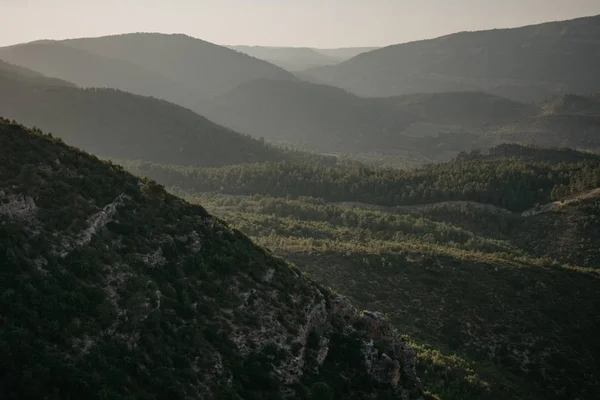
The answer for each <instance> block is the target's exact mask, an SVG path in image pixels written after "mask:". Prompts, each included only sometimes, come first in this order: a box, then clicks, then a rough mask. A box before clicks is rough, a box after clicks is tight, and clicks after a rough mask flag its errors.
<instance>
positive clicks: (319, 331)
mask: <svg viewBox="0 0 600 400" xmlns="http://www.w3.org/2000/svg"><path fill="white" fill-rule="evenodd" d="M0 148H1V149H2V152H0V265H2V268H1V269H0V293H2V294H1V295H0V309H1V310H2V312H1V313H0V359H1V360H2V363H0V397H1V398H3V399H39V398H46V399H53V400H54V399H56V400H58V399H61V400H62V399H148V400H150V399H190V398H207V399H208V398H217V399H244V400H259V399H260V400H265V399H269V400H275V399H282V398H283V394H284V393H285V394H287V395H291V396H293V397H294V398H298V399H308V398H310V396H321V397H322V396H330V395H331V393H332V392H333V394H334V395H335V399H342V398H343V399H356V400H359V399H364V398H368V397H371V396H372V395H373V394H374V393H377V396H384V397H381V398H392V396H395V397H399V396H401V397H402V398H408V399H411V400H412V399H415V400H416V399H417V398H419V393H420V390H419V382H418V380H417V379H416V378H415V376H416V375H415V372H414V362H415V359H414V355H413V353H412V352H411V351H410V349H409V347H408V346H407V345H405V344H404V342H403V341H401V340H400V339H399V338H397V333H395V332H394V331H393V330H392V331H391V332H390V334H389V335H390V336H389V337H388V339H389V340H390V341H391V343H393V348H392V350H393V351H394V352H388V353H387V354H388V355H389V356H388V358H386V357H384V356H383V355H382V354H381V353H379V352H378V351H377V350H376V349H373V348H372V346H371V345H370V333H369V332H368V329H367V328H368V327H366V326H365V324H366V323H365V322H364V318H363V316H362V315H360V314H359V313H358V312H357V311H356V310H355V309H354V308H353V307H352V306H351V305H350V304H349V303H348V302H347V301H346V300H345V299H343V298H340V297H339V296H338V295H336V294H334V293H332V292H331V291H329V290H327V289H325V288H324V287H321V286H319V285H317V284H315V283H313V282H311V281H310V280H309V279H306V278H305V277H302V276H301V275H300V273H299V272H298V271H297V270H296V269H295V268H293V267H291V266H290V265H288V264H286V263H285V262H284V261H283V260H282V259H280V258H277V257H274V256H273V255H272V254H271V253H270V252H269V251H267V250H265V249H263V248H261V247H258V246H256V245H254V244H253V243H252V242H251V241H250V240H249V239H248V238H247V237H246V236H244V235H243V234H242V233H240V232H239V231H237V230H235V229H233V228H230V227H229V226H228V225H227V224H226V223H224V222H223V221H221V220H219V219H217V218H214V217H212V216H211V215H210V214H208V213H207V212H206V211H205V209H204V208H202V207H200V206H194V205H190V204H189V203H186V202H185V201H183V200H181V199H179V198H177V197H174V196H173V195H171V194H168V193H167V192H165V190H164V189H163V188H162V187H161V186H160V185H158V184H157V183H156V182H154V181H152V180H150V179H148V178H145V179H142V180H141V181H140V180H138V178H136V177H134V176H132V175H130V174H129V173H126V172H125V171H124V170H123V168H122V167H120V166H117V165H114V164H112V163H110V162H101V161H100V160H98V159H97V158H95V157H93V156H90V155H88V154H86V153H83V152H81V151H78V150H76V149H74V148H70V147H68V146H66V145H65V144H63V143H62V141H61V140H60V139H56V138H54V137H51V136H49V135H44V134H42V133H41V132H40V131H39V130H34V131H27V130H26V129H24V128H23V127H22V126H20V125H17V124H11V123H9V122H8V121H5V120H0ZM370 321H372V322H373V321H374V322H377V323H379V324H382V326H386V327H387V326H389V323H388V322H386V321H384V320H383V319H375V320H370ZM386 324H388V325H386ZM390 329H391V328H390ZM390 329H388V330H390ZM309 337H310V338H311V340H308V338H309ZM315 339H316V340H315ZM328 349H332V351H328ZM335 349H339V350H340V351H335ZM342 349H343V351H342ZM365 352H367V353H368V354H370V357H371V359H370V361H371V364H370V365H373V366H377V367H378V368H377V369H376V370H375V371H370V370H369V369H368V368H369V367H368V365H367V363H366V361H365V362H363V360H364V357H365V356H364V353H365ZM389 357H391V358H389ZM390 359H391V360H392V361H393V362H392V365H395V364H394V363H398V365H399V366H400V368H402V371H403V379H402V381H401V382H399V383H398V384H396V383H394V381H392V380H391V379H388V378H387V377H388V370H389V367H387V369H386V364H385V363H386V362H387V360H390ZM357 360H358V361H360V362H358V363H357V362H356V361H357ZM380 364H381V365H380ZM321 368H322V370H321ZM342 376H347V377H357V379H356V380H353V381H350V384H348V383H347V382H346V381H344V380H343V379H340V377H342ZM334 377H336V378H335V379H333V378H334ZM358 378H360V379H358ZM317 382H321V384H320V385H315V384H316V383H317ZM311 388H312V389H313V390H312V392H311ZM319 388H320V389H319ZM324 388H328V389H327V390H323V389H324Z"/></svg>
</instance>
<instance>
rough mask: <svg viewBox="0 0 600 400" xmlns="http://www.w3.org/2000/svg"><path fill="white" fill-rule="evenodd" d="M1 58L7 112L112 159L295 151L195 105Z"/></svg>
mask: <svg viewBox="0 0 600 400" xmlns="http://www.w3.org/2000/svg"><path fill="white" fill-rule="evenodd" d="M7 65H8V64H0V93H1V94H2V95H1V96H0V114H2V115H3V116H4V117H6V118H10V119H16V120H20V121H23V122H24V123H27V124H29V125H32V126H38V127H43V128H44V129H46V130H48V131H51V132H56V133H57V135H59V136H58V137H60V138H62V139H64V140H65V141H67V142H68V143H69V144H71V145H75V146H78V147H81V148H82V149H85V150H87V151H90V152H93V153H94V154H97V155H99V156H103V157H111V158H129V159H142V160H148V161H154V162H164V163H177V164H191V165H225V164H231V163H237V162H255V161H266V160H269V159H280V160H282V159H285V158H287V157H288V156H289V157H293V156H294V155H293V154H291V153H285V152H284V151H283V150H278V149H275V148H273V147H271V146H270V145H268V144H265V143H264V142H261V141H259V140H256V139H253V138H251V137H249V136H247V135H241V134H239V133H236V132H234V131H231V130H230V129H227V128H224V127H221V126H219V125H216V124H214V123H212V122H211V121H209V120H207V119H206V118H204V117H202V116H200V115H198V114H195V113H194V112H192V111H190V110H188V109H185V108H183V107H180V106H177V105H175V104H171V103H168V102H166V101H163V100H158V99H155V98H151V97H142V96H138V95H133V94H130V93H126V92H122V91H118V90H114V89H80V88H77V87H74V86H73V85H72V84H68V83H65V84H64V85H62V82H60V81H57V80H55V79H48V78H44V77H40V76H39V75H33V76H32V75H31V74H29V73H22V70H21V69H15V68H14V67H12V66H10V65H8V67H7Z"/></svg>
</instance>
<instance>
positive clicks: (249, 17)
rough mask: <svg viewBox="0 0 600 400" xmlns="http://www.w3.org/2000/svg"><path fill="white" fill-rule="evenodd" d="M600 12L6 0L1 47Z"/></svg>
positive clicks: (359, 32)
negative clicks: (142, 35)
mask: <svg viewBox="0 0 600 400" xmlns="http://www.w3.org/2000/svg"><path fill="white" fill-rule="evenodd" d="M598 14H600V0H0V16H1V17H2V23H1V24H0V46H5V45H10V44H15V43H22V42H27V41H32V40H38V39H65V38H72V37H90V36H103V35H109V34H118V33H129V32H163V33H185V34H188V35H190V36H194V37H197V38H200V39H204V40H208V41H210V42H213V43H217V44H228V45H238V44H245V45H268V46H296V47H302V46H306V47H321V48H335V47H353V46H384V45H390V44H396V43H403V42H408V41H412V40H418V39H426V38H432V37H437V36H441V35H445V34H449V33H453V32H458V31H465V30H482V29H491V28H509V27H516V26H523V25H528V24H535V23H540V22H545V21H553V20H564V19H570V18H576V17H580V16H588V15H598Z"/></svg>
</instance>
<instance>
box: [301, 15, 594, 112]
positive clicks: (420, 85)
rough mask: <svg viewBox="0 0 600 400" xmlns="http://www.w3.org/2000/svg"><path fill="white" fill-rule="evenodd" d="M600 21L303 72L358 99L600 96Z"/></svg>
mask: <svg viewBox="0 0 600 400" xmlns="http://www.w3.org/2000/svg"><path fill="white" fill-rule="evenodd" d="M598 65H600V16H594V17H587V18H578V19H574V20H569V21H560V22H550V23H545V24H540V25H532V26H525V27H521V28H514V29H495V30H490V31H479V32H461V33H456V34H452V35H448V36H443V37H440V38H437V39H432V40H422V41H417V42H411V43H405V44H398V45H394V46H388V47H385V48H381V49H377V50H374V51H371V52H368V53H364V54H360V55H358V56H356V57H354V58H352V59H350V60H348V61H346V62H343V63H341V64H338V65H335V66H325V67H318V68H314V69H311V70H309V71H305V73H308V74H309V75H312V76H313V77H314V78H315V79H318V80H319V81H320V82H323V83H326V84H330V85H333V86H338V87H340V88H343V89H346V90H348V91H350V92H353V93H356V94H358V95H361V96H368V97H380V96H396V95H401V94H409V93H422V92H429V93H435V92H447V91H473V90H484V91H488V92H491V93H496V94H500V95H503V96H506V97H510V98H513V99H517V100H526V101H530V100H540V99H542V98H545V97H548V96H549V95H551V94H553V93H554V94H557V93H575V94H585V95H589V94H591V93H594V92H598V91H600V77H599V76H598V74H597V73H596V70H597V66H598Z"/></svg>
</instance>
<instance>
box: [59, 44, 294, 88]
mask: <svg viewBox="0 0 600 400" xmlns="http://www.w3.org/2000/svg"><path fill="white" fill-rule="evenodd" d="M62 43H63V44H65V45H67V46H70V47H74V48H77V49H82V50H85V51H89V52H91V53H93V54H98V55H102V56H105V57H112V58H116V59H119V60H125V61H128V62H132V63H134V64H136V65H143V66H144V67H146V68H148V69H150V70H152V71H154V72H157V73H160V74H162V75H164V76H166V77H167V78H169V79H171V80H173V81H175V82H178V83H179V84H182V85H185V86H186V87H188V88H190V89H193V90H194V91H196V92H197V93H199V94H200V95H201V96H202V97H204V98H208V97H211V96H213V95H218V94H221V93H225V92H227V91H228V90H231V89H233V88H234V87H236V86H237V85H239V84H242V83H244V82H248V81H251V80H254V79H279V80H285V79H287V80H294V79H295V78H294V76H293V75H292V74H291V73H289V72H287V71H285V70H283V69H281V68H278V67H276V66H274V65H272V64H269V63H267V62H266V61H263V60H259V59H256V58H254V57H250V56H247V55H245V54H242V53H239V52H237V51H234V50H231V49H228V48H226V47H223V46H218V45H216V44H212V43H209V42H206V41H203V40H200V39H196V38H193V37H190V36H187V35H181V34H174V35H165V34H159V33H134V34H126V35H116V36H105V37H99V38H82V39H71V40H67V41H64V42H62Z"/></svg>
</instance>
